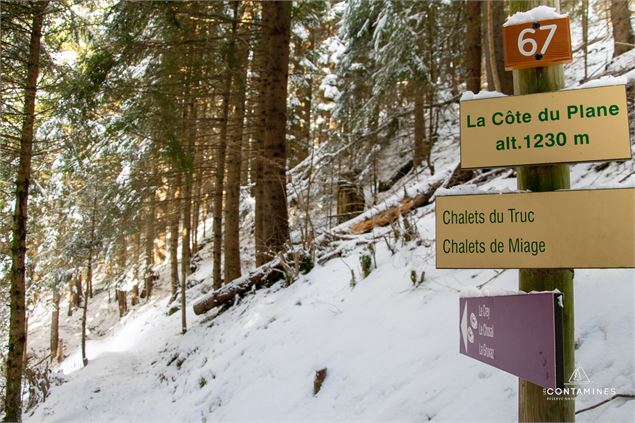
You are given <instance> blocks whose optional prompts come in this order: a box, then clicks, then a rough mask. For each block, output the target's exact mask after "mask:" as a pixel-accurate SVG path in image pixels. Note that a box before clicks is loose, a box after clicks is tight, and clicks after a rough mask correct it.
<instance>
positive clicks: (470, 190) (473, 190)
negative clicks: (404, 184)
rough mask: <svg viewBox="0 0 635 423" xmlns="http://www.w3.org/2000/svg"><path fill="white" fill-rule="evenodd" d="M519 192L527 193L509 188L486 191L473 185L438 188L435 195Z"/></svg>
mask: <svg viewBox="0 0 635 423" xmlns="http://www.w3.org/2000/svg"><path fill="white" fill-rule="evenodd" d="M519 192H528V191H527V190H517V189H511V188H500V189H487V190H483V189H481V188H479V187H478V186H476V185H474V184H463V185H456V186H454V187H452V188H439V189H438V190H437V192H436V193H435V195H436V196H437V197H439V196H450V195H478V194H512V193H519Z"/></svg>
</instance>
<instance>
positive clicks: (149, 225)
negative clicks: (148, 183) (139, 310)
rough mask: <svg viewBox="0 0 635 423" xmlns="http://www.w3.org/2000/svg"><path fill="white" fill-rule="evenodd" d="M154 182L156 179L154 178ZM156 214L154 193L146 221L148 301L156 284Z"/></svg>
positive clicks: (146, 284) (151, 195)
mask: <svg viewBox="0 0 635 423" xmlns="http://www.w3.org/2000/svg"><path fill="white" fill-rule="evenodd" d="M152 179H153V181H154V179H155V178H154V177H153V178H152ZM155 214H156V202H155V194H154V192H153V193H152V194H150V204H149V205H148V217H147V219H146V231H145V232H146V233H145V256H146V260H145V261H146V263H145V272H144V285H145V286H144V291H145V295H146V300H149V299H150V295H152V287H153V283H154V273H153V270H152V267H153V266H154V235H155V227H154V226H155V225H154V222H155Z"/></svg>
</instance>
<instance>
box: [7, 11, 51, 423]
mask: <svg viewBox="0 0 635 423" xmlns="http://www.w3.org/2000/svg"><path fill="white" fill-rule="evenodd" d="M47 6H48V1H41V2H38V3H33V4H32V5H31V7H32V13H33V19H32V21H31V34H30V36H31V39H30V42H29V55H28V63H27V75H26V81H25V86H24V87H25V88H24V113H23V117H22V129H21V134H20V155H19V163H18V176H17V179H16V195H15V209H14V213H13V229H12V233H13V237H12V242H11V275H10V279H11V291H10V292H11V295H10V297H11V315H10V317H9V351H8V355H7V373H6V395H5V421H21V420H22V398H21V393H22V372H23V365H24V362H23V360H22V356H23V354H24V350H25V344H26V331H25V320H26V304H25V299H26V286H25V260H26V236H27V221H28V199H29V183H30V180H31V159H32V152H33V132H34V126H35V98H36V95H37V79H38V75H39V73H40V48H41V38H42V25H43V22H44V11H45V9H46V7H47Z"/></svg>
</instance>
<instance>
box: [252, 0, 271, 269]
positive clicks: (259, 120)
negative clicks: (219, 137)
mask: <svg viewBox="0 0 635 423" xmlns="http://www.w3.org/2000/svg"><path fill="white" fill-rule="evenodd" d="M260 4H261V6H262V5H264V3H260ZM270 15H271V14H270V13H269V14H264V13H263V14H262V20H261V25H260V36H259V37H258V42H257V44H256V48H255V49H254V58H253V68H254V69H255V72H256V75H257V76H256V77H255V78H254V79H255V85H256V104H255V111H254V114H255V117H256V118H255V119H254V120H255V122H254V129H253V139H252V146H251V157H252V160H251V163H252V167H253V170H252V179H253V182H255V189H254V197H255V200H256V206H255V222H254V233H255V239H254V241H255V247H256V266H258V267H259V266H262V265H263V264H265V263H266V262H267V260H266V257H265V238H264V215H265V213H264V204H265V203H264V162H263V154H264V145H265V141H264V131H265V125H266V123H267V104H266V100H267V98H266V97H267V87H268V84H269V80H268V78H269V74H268V73H267V72H266V69H267V66H268V61H269V44H268V42H269V40H268V39H267V38H266V33H265V27H269V26H271V16H270Z"/></svg>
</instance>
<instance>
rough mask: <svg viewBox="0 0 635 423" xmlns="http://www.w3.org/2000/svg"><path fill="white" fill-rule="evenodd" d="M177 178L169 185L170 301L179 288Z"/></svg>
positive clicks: (178, 202) (178, 203) (178, 201)
mask: <svg viewBox="0 0 635 423" xmlns="http://www.w3.org/2000/svg"><path fill="white" fill-rule="evenodd" d="M179 179H180V178H179V177H178V176H175V177H174V181H172V184H171V185H170V204H169V207H170V208H169V222H170V286H171V287H172V297H171V298H172V300H174V299H175V298H176V294H177V290H178V287H179V258H178V249H179V220H180V214H179V205H180V200H179V192H178V189H179V187H178V185H179Z"/></svg>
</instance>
